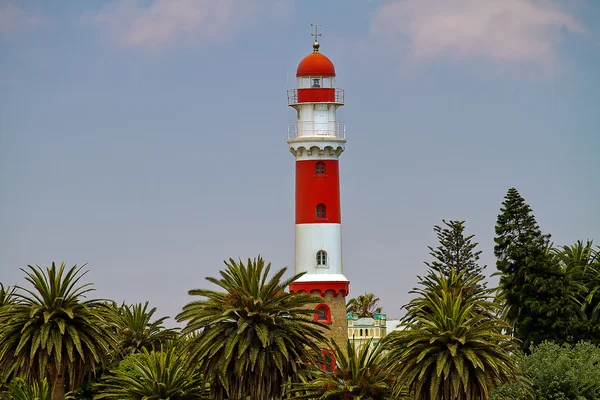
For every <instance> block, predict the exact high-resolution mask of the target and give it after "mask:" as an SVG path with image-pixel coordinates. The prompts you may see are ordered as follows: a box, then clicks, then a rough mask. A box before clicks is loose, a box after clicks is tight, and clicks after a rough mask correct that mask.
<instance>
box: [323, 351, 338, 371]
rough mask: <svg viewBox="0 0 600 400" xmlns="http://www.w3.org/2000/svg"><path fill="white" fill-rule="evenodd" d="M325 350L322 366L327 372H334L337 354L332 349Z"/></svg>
mask: <svg viewBox="0 0 600 400" xmlns="http://www.w3.org/2000/svg"><path fill="white" fill-rule="evenodd" d="M321 351H322V352H323V365H322V367H321V368H323V370H325V371H327V372H333V370H334V369H335V364H336V360H335V355H334V354H333V352H332V351H331V350H321Z"/></svg>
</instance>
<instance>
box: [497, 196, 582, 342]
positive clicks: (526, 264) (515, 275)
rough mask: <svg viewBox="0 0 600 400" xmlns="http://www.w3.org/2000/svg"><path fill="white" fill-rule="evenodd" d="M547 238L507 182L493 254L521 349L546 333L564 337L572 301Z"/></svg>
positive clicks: (556, 338) (553, 337) (566, 337)
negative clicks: (507, 188) (552, 255)
mask: <svg viewBox="0 0 600 400" xmlns="http://www.w3.org/2000/svg"><path fill="white" fill-rule="evenodd" d="M549 240H550V235H548V234H543V233H542V231H541V230H540V228H539V226H538V224H537V222H536V220H535V217H534V216H533V214H532V209H531V207H529V205H528V204H527V203H526V202H525V199H523V197H521V195H520V194H519V192H518V191H517V189H515V188H510V189H509V190H508V193H507V194H506V196H505V197H504V202H503V203H502V208H501V210H500V214H499V215H498V220H497V223H496V237H495V238H494V241H495V243H496V245H495V246H494V254H495V256H496V258H497V261H496V268H497V269H498V271H499V275H500V285H499V287H500V291H501V296H502V297H503V300H504V302H505V306H506V308H507V313H506V316H507V319H508V320H509V322H511V323H512V325H513V329H514V335H515V336H516V337H517V338H518V339H520V340H522V341H523V348H524V349H525V350H527V349H528V348H529V347H530V346H531V345H532V344H538V343H541V342H542V341H544V340H546V339H548V340H554V341H557V342H565V341H569V335H570V333H569V320H570V319H571V318H572V316H571V315H570V314H571V313H572V310H573V307H572V304H571V303H570V298H569V295H568V292H567V290H566V289H565V287H564V285H563V283H564V279H563V274H562V271H561V270H560V268H558V267H557V265H556V264H555V263H554V262H553V261H552V258H551V256H550V253H549Z"/></svg>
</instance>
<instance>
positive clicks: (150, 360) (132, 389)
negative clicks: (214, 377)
mask: <svg viewBox="0 0 600 400" xmlns="http://www.w3.org/2000/svg"><path fill="white" fill-rule="evenodd" d="M161 350H162V349H161ZM121 364H127V368H126V369H125V368H123V369H122V368H117V369H115V370H113V371H111V373H109V374H108V375H107V376H106V377H104V378H103V381H102V383H100V384H98V385H97V389H98V393H100V394H98V395H96V396H94V399H109V400H111V399H114V400H139V399H169V400H204V399H209V397H208V394H209V390H208V388H207V385H206V383H205V382H204V380H203V379H202V377H201V376H200V374H199V373H198V372H197V370H196V371H193V372H191V373H190V372H188V370H187V368H186V365H185V360H184V356H183V355H181V354H178V352H177V349H176V348H170V349H167V350H165V351H155V350H152V351H148V349H146V348H142V349H141V351H140V352H138V353H136V354H133V355H132V356H129V357H126V358H125V359H124V360H123V361H121Z"/></svg>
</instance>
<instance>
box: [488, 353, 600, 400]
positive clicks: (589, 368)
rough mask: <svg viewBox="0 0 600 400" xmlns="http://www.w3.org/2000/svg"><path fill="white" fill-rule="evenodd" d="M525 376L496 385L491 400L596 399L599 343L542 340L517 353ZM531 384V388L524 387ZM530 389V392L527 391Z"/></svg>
mask: <svg viewBox="0 0 600 400" xmlns="http://www.w3.org/2000/svg"><path fill="white" fill-rule="evenodd" d="M518 361H519V364H520V366H521V368H522V371H523V374H524V375H525V377H526V378H527V379H526V381H525V382H514V383H510V384H506V385H503V386H500V387H498V388H497V389H496V390H494V392H493V393H492V396H491V399H492V400H530V399H531V400H571V399H573V400H599V399H600V347H598V346H594V345H592V344H590V343H585V342H580V343H578V344H576V345H575V346H570V345H568V344H563V345H562V346H561V345H558V344H556V343H551V342H544V343H542V344H540V345H539V346H534V347H532V348H531V354H530V355H523V354H520V355H519V356H518ZM527 385H531V388H527ZM528 392H533V396H532V395H531V394H528Z"/></svg>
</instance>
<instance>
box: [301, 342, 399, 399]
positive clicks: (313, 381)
mask: <svg viewBox="0 0 600 400" xmlns="http://www.w3.org/2000/svg"><path fill="white" fill-rule="evenodd" d="M332 344H333V346H331V347H330V349H331V351H332V352H334V353H335V354H336V356H337V357H336V364H337V366H336V368H335V369H334V370H333V372H327V371H325V370H323V369H321V368H317V367H315V368H313V370H312V371H311V372H312V376H309V377H308V379H305V380H304V382H301V383H298V384H295V385H292V391H291V392H292V394H293V396H292V397H290V398H291V399H319V400H388V399H390V398H391V395H392V388H393V386H394V384H395V379H394V375H393V374H390V373H389V371H387V370H386V369H385V368H384V367H383V362H384V355H383V353H382V351H381V349H382V347H380V346H378V347H375V348H373V347H372V345H371V341H369V342H368V343H365V345H364V346H358V347H356V346H354V345H353V344H352V341H350V340H348V341H347V344H346V349H345V351H342V349H341V348H340V347H339V346H338V344H337V343H335V342H332Z"/></svg>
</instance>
